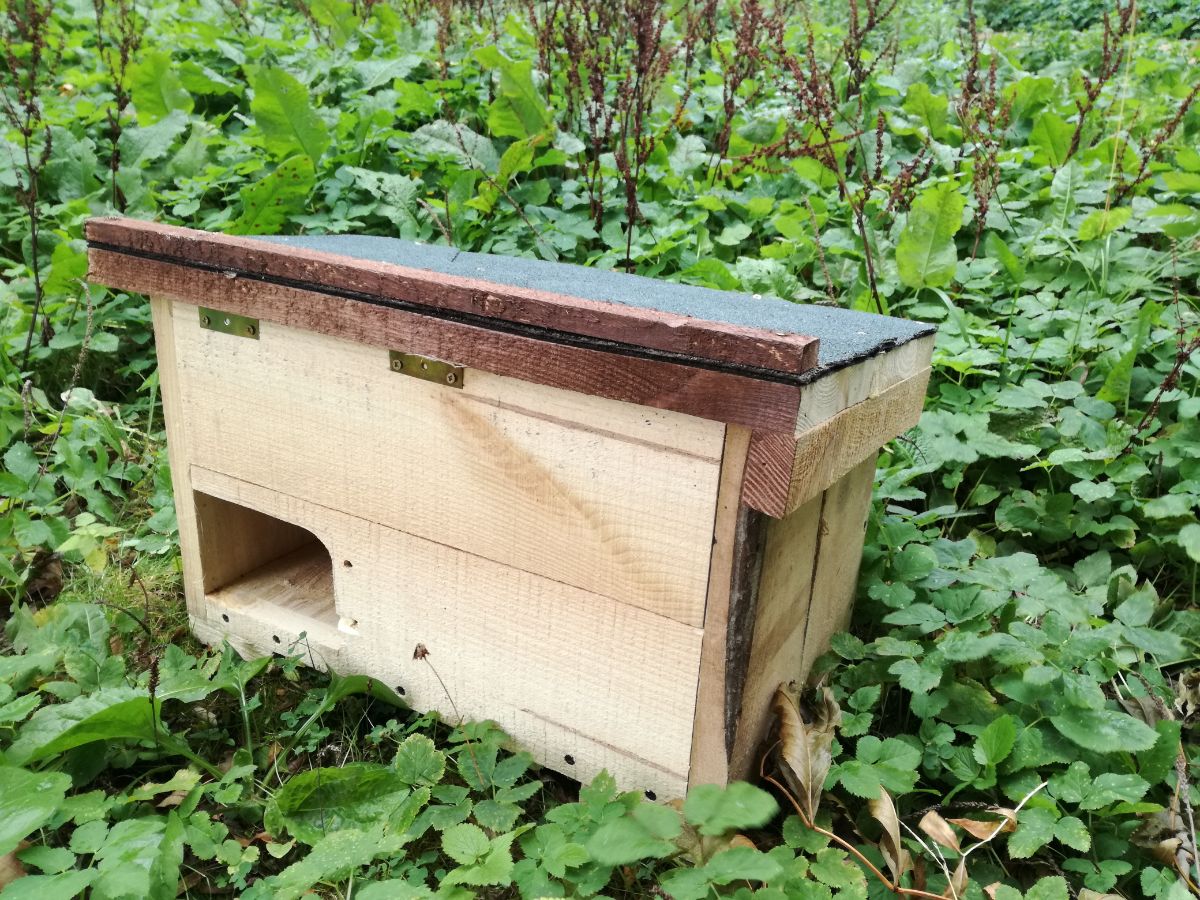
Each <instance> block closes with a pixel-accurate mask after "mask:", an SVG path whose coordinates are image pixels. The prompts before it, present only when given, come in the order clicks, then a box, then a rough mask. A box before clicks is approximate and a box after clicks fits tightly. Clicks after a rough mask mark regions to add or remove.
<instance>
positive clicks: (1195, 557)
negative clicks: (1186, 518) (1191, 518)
mask: <svg viewBox="0 0 1200 900" xmlns="http://www.w3.org/2000/svg"><path fill="white" fill-rule="evenodd" d="M1177 540H1178V541H1179V546H1180V547H1182V548H1183V550H1184V552H1185V553H1187V555H1188V556H1189V557H1190V558H1191V559H1192V561H1193V562H1200V525H1197V524H1196V523H1195V522H1192V523H1189V524H1187V525H1184V526H1183V527H1182V528H1181V529H1179V536H1178V538H1177Z"/></svg>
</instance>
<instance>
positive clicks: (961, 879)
mask: <svg viewBox="0 0 1200 900" xmlns="http://www.w3.org/2000/svg"><path fill="white" fill-rule="evenodd" d="M993 887H995V885H993ZM966 890H967V861H966V859H965V858H964V859H960V860H959V861H958V868H956V869H955V870H954V874H953V875H951V876H950V883H949V884H948V885H946V890H945V891H943V892H942V896H943V897H949V898H952V900H957V898H958V897H961V896H962V895H963V894H964V893H965V892H966Z"/></svg>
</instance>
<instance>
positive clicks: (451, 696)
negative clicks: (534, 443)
mask: <svg viewBox="0 0 1200 900" xmlns="http://www.w3.org/2000/svg"><path fill="white" fill-rule="evenodd" d="M190 474H191V478H192V483H193V485H194V487H195V489H196V490H197V491H200V492H203V494H204V495H205V496H208V497H216V498H219V499H220V500H223V501H228V502H230V503H233V504H237V505H238V506H239V507H244V508H247V509H254V510H258V511H260V512H263V513H265V514H267V515H270V516H273V517H276V518H278V519H279V520H281V521H284V522H290V523H293V524H295V525H299V526H301V527H302V528H305V529H308V530H309V531H311V532H312V533H313V534H314V535H316V537H317V538H318V539H319V540H320V542H321V544H322V545H323V547H324V549H325V550H327V551H328V554H329V556H328V558H329V560H330V561H331V562H332V566H329V567H328V568H327V569H326V573H327V575H331V577H332V590H333V594H334V596H335V597H336V610H333V611H331V612H322V613H319V614H317V615H313V614H312V613H311V612H310V611H309V609H308V608H307V607H312V606H313V605H314V604H312V603H310V602H308V594H309V593H311V587H312V585H310V584H309V581H311V580H314V579H315V578H316V577H317V576H318V575H319V572H316V574H315V575H310V573H309V571H308V567H307V561H305V560H302V561H301V562H300V563H298V564H297V565H296V566H295V567H293V568H292V569H291V570H289V569H288V566H289V559H288V558H282V559H280V560H278V561H277V563H276V564H275V565H274V568H273V569H272V568H271V567H270V566H269V567H267V569H269V570H270V571H264V572H263V573H256V574H254V575H252V576H251V577H249V578H247V579H245V580H244V581H241V582H235V583H233V584H231V585H229V586H227V587H225V588H222V589H221V590H218V591H216V592H214V593H211V594H209V595H207V597H206V609H205V610H204V615H203V617H199V616H197V617H194V619H193V622H194V625H195V626H196V630H197V633H198V634H199V635H200V637H201V638H203V639H205V640H209V641H212V642H214V643H217V642H220V641H221V640H223V639H225V638H227V637H228V638H229V640H230V641H231V643H233V645H234V646H235V647H237V648H238V649H239V650H240V651H241V652H243V653H246V654H247V655H259V654H265V653H271V652H281V651H289V650H290V651H291V652H295V653H297V654H298V655H300V656H301V657H302V658H304V659H305V660H306V661H307V662H310V664H313V665H317V666H319V667H321V668H330V669H333V670H335V671H338V672H342V673H350V672H357V673H362V674H367V675H371V676H373V677H375V678H378V679H380V680H381V681H383V682H384V683H386V684H388V685H390V686H392V687H393V688H394V689H395V688H399V689H402V690H403V691H404V692H405V699H406V700H407V701H409V702H411V703H412V705H413V706H414V707H415V708H417V709H421V710H427V709H436V710H438V711H439V712H441V713H442V715H443V716H444V718H445V719H446V721H449V722H451V723H457V722H458V721H459V720H460V717H462V718H463V719H467V720H482V719H494V720H495V721H497V722H499V723H500V725H501V726H503V727H504V728H505V730H506V731H508V733H509V734H511V735H512V736H513V737H514V738H516V740H517V741H518V742H519V743H520V744H521V746H523V747H525V748H526V749H528V750H529V751H531V752H532V753H533V754H534V756H535V758H536V759H537V760H538V761H539V762H541V763H543V764H545V765H547V766H549V767H550V768H552V769H556V770H558V771H560V772H564V773H566V774H568V775H571V776H572V777H574V778H578V779H580V780H582V781H584V782H586V781H588V780H590V779H591V778H592V777H594V776H595V775H597V774H598V773H599V772H600V771H601V770H604V769H607V770H608V771H609V772H610V773H611V774H613V775H614V777H616V778H617V779H618V781H619V783H620V784H622V785H623V786H625V787H627V788H639V789H650V790H652V791H654V792H655V793H656V794H657V795H658V796H660V797H662V798H667V797H676V796H682V795H683V791H684V788H685V786H686V784H687V773H688V765H689V756H690V752H691V728H692V717H693V713H694V710H695V703H696V673H697V670H698V668H699V662H700V642H701V632H700V629H698V628H693V627H691V626H688V625H684V624H682V623H679V622H674V621H671V620H669V619H664V618H663V617H662V616H657V615H654V614H653V613H650V612H646V611H645V610H642V609H638V608H636V607H634V606H630V605H629V604H625V603H617V602H616V601H614V600H612V599H610V598H608V597H603V596H600V595H598V594H593V593H589V592H587V591H583V590H580V589H578V588H573V587H569V586H567V585H564V584H562V583H560V582H556V581H552V580H550V579H549V578H546V577H543V576H537V575H532V574H530V573H528V572H522V571H519V570H517V569H514V568H512V567H511V566H505V565H500V564H498V563H495V562H492V561H489V560H486V559H483V558H481V557H478V556H474V555H472V554H469V553H465V552H463V551H461V550H457V549H454V548H452V547H448V546H446V545H445V544H440V543H436V542H434V541H429V540H425V539H422V538H418V537H414V536H412V535H410V534H406V533H404V532H402V531H398V530H396V529H393V528H389V527H387V526H385V525H381V524H379V523H376V522H372V521H368V520H366V519H362V518H358V517H356V516H352V515H349V514H347V513H344V512H341V511H339V510H334V509H330V508H328V507H325V506H320V505H317V504H315V503H312V502H309V501H306V500H303V499H300V498H297V497H293V496H289V495H286V494H281V493H279V492H278V491H274V490H269V489H266V488H263V487H259V486H257V485H254V484H251V483H249V482H244V481H239V480H237V479H233V478H230V477H229V476H227V475H223V474H220V473H217V472H211V471H209V470H207V469H204V468H202V467H199V466H193V467H192V468H191V473H190ZM212 524H215V525H217V526H218V527H219V523H212ZM317 555H318V556H319V557H324V556H325V554H324V551H321V552H320V553H319V554H317ZM347 562H348V563H350V565H346V563H347ZM326 565H328V563H326ZM315 571H316V570H314V572H315ZM280 585H285V586H286V587H287V589H286V590H285V589H281V587H280ZM289 591H294V592H295V593H297V594H298V595H299V598H300V600H301V601H302V602H303V603H306V604H307V607H306V608H300V607H299V604H297V603H296V602H294V601H295V598H294V597H292V596H291V595H290V593H289ZM418 644H420V645H422V646H423V647H424V648H425V650H426V651H427V652H428V658H427V659H414V658H413V651H414V650H415V648H416V646H417V645H418Z"/></svg>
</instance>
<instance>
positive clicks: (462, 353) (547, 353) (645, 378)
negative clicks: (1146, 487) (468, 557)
mask: <svg viewBox="0 0 1200 900" xmlns="http://www.w3.org/2000/svg"><path fill="white" fill-rule="evenodd" d="M88 266H89V268H88V277H89V279H91V280H93V281H95V282H98V283H100V284H106V285H109V286H111V287H116V288H120V289H122V290H128V291H134V292H137V293H141V294H150V295H155V296H162V297H168V298H171V299H174V300H181V301H183V302H185V303H191V304H196V305H204V306H211V307H215V308H217V309H220V310H222V311H224V312H230V313H237V314H239V315H246V316H252V317H254V318H257V319H259V320H261V321H263V322H273V323H276V324H279V325H286V326H289V327H293V328H301V329H304V330H307V331H315V332H319V333H321V334H328V335H332V336H333V337H338V338H343V339H345V340H350V341H355V342H357V343H361V344H368V345H371V346H377V347H381V348H386V349H389V350H402V351H404V352H409V353H417V354H420V355H422V356H430V357H434V358H437V359H442V360H446V361H448V362H453V363H456V364H459V365H465V366H468V367H471V368H477V369H483V370H485V371H488V372H493V373H495V374H497V375H507V376H510V377H514V378H521V379H523V380H525V381H532V382H536V383H538V384H546V385H551V386H553V387H559V388H564V389H566V390H572V391H578V392H581V393H586V394H594V395H596V396H600V397H608V398H611V399H613V400H620V401H623V402H626V403H637V404H640V405H642V406H652V407H655V408H657V409H670V410H675V411H677V412H682V413H687V414H689V415H693V416H699V417H700V418H704V419H713V420H716V421H720V422H727V423H733V424H738V425H745V426H747V427H749V428H752V429H758V430H765V431H773V432H782V433H787V434H790V433H792V431H793V430H794V429H795V426H796V417H797V415H798V411H799V403H800V388H799V387H797V386H796V385H790V384H781V383H778V382H771V381H761V380H758V379H755V378H749V377H746V376H743V375H734V374H730V373H726V372H717V371H711V370H708V369H701V368H695V367H692V366H686V365H680V364H678V363H669V362H661V361H658V360H647V359H639V358H636V357H629V356H621V355H617V354H613V353H605V352H603V351H599V350H591V349H585V348H581V347H574V346H567V345H562V344H556V343H551V342H549V341H541V340H536V339H534V338H529V337H522V336H519V335H512V334H505V333H502V332H497V331H492V330H490V329H487V328H480V327H477V326H474V325H466V324H462V323H459V322H453V321H447V320H444V319H436V318H432V317H429V316H424V315H420V314H418V313H413V312H408V311H405V310H400V309H394V308H390V307H386V306H374V305H371V304H368V303H361V302H358V301H355V300H350V299H344V298H339V297H333V296H329V295H327V294H321V293H316V292H313V291H307V290H302V289H299V288H293V287H285V286H282V285H277V284H270V283H264V282H261V281H255V280H252V279H247V278H237V277H233V278H230V277H226V276H225V275H222V274H220V273H217V272H211V271H205V270H202V269H195V268H191V267H189V266H186V265H175V264H172V263H167V262H161V261H156V260H147V259H134V258H132V257H129V256H126V255H123V254H120V253H114V252H111V251H107V250H98V249H96V248H94V247H93V248H91V249H90V250H89V252H88ZM268 337H269V335H268V334H266V333H264V334H263V340H267V339H268ZM385 358H386V357H385ZM313 364H314V365H319V364H320V361H319V360H313Z"/></svg>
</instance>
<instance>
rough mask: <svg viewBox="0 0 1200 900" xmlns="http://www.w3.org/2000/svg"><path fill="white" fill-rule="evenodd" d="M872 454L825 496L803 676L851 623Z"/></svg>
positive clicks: (872, 473) (872, 479)
mask: <svg viewBox="0 0 1200 900" xmlns="http://www.w3.org/2000/svg"><path fill="white" fill-rule="evenodd" d="M876 456H877V454H875V453H872V454H871V455H870V456H869V457H867V458H866V459H864V460H863V461H862V462H861V463H859V464H858V465H857V466H855V467H854V468H853V469H851V470H850V471H849V472H847V473H846V476H845V477H844V478H842V480H841V481H839V482H838V483H837V484H835V485H834V486H833V487H831V488H830V489H829V490H827V491H826V492H825V505H824V508H823V510H822V513H821V543H820V552H819V553H818V555H817V571H816V575H815V576H814V578H813V596H812V603H811V604H810V607H809V613H808V621H807V625H806V628H805V634H804V655H803V658H802V659H801V661H800V671H801V672H803V673H805V674H806V675H807V673H808V671H809V669H811V668H812V664H813V663H814V662H815V661H816V659H817V657H818V656H820V655H821V654H822V653H824V652H825V651H826V650H828V649H829V639H830V638H831V637H833V635H835V634H836V633H837V632H839V631H844V630H845V629H846V627H847V626H848V625H849V624H850V613H851V611H852V610H853V608H854V595H855V591H856V590H857V588H858V566H859V563H860V562H861V561H862V552H863V540H864V539H865V537H866V530H867V517H868V516H869V515H870V512H871V491H872V490H873V489H874V486H875V458H876Z"/></svg>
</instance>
